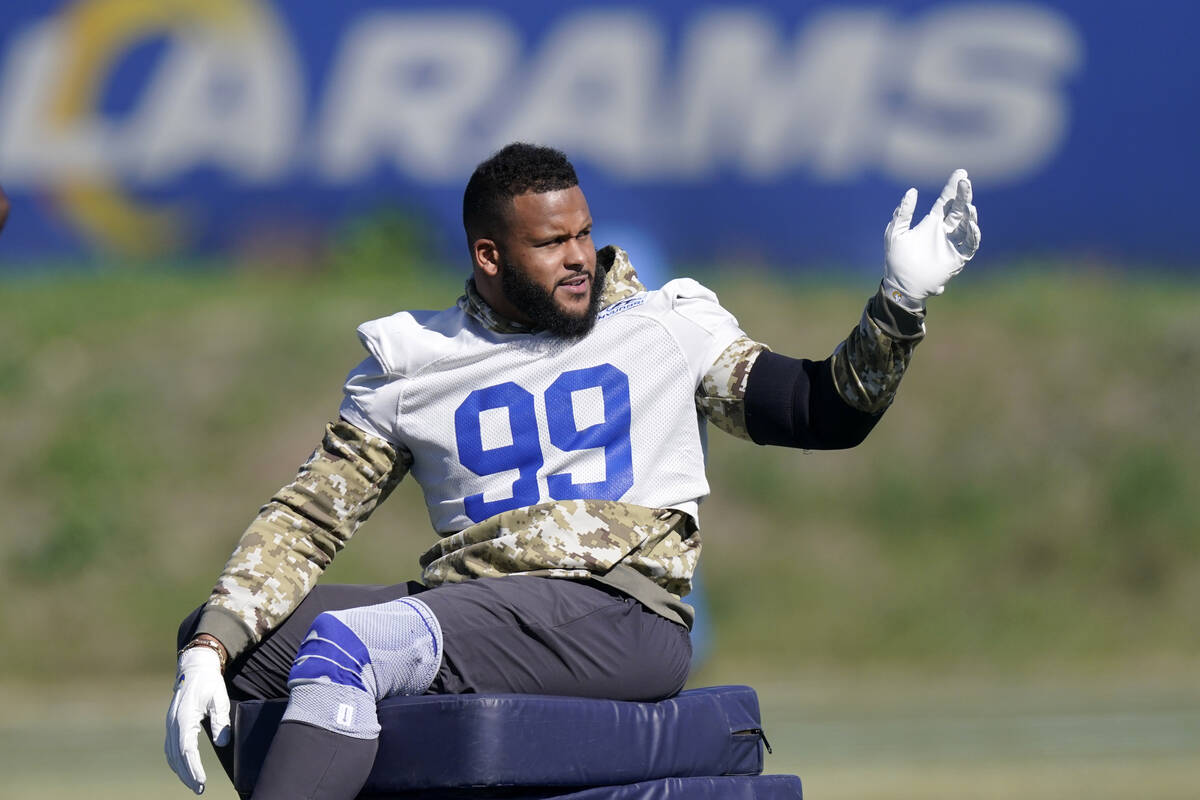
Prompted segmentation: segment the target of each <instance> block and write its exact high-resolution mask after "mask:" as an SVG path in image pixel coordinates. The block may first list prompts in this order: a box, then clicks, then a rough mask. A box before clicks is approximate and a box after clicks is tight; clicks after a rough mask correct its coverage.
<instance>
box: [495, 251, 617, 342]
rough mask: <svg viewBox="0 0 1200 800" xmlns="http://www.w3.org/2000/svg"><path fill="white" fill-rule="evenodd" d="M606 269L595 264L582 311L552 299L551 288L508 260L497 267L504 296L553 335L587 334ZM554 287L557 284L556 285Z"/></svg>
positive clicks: (602, 289)
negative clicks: (572, 310) (531, 277)
mask: <svg viewBox="0 0 1200 800" xmlns="http://www.w3.org/2000/svg"><path fill="white" fill-rule="evenodd" d="M604 276H605V270H604V268H603V267H601V266H600V265H599V264H597V265H596V273H595V277H593V278H592V294H591V298H590V299H589V300H588V306H587V310H586V311H584V312H583V313H582V314H571V313H568V312H567V311H564V310H563V308H562V307H561V306H560V305H559V304H558V303H556V302H555V301H554V290H553V289H552V290H550V291H546V290H545V289H543V288H542V287H541V286H539V285H538V284H536V283H534V282H533V281H532V280H530V278H529V276H528V275H527V274H526V273H525V271H524V270H522V269H521V268H520V267H517V266H515V265H513V264H509V263H507V262H505V263H504V265H503V268H502V269H501V270H500V289H501V291H503V292H504V297H505V299H506V300H508V302H509V303H511V304H512V305H513V306H514V307H515V308H519V309H520V310H521V313H523V314H524V315H525V316H527V317H529V319H530V320H531V321H532V322H533V324H534V326H535V327H538V328H542V329H544V330H547V331H549V332H550V333H552V334H554V335H555V336H562V337H565V338H568V339H578V338H580V337H582V336H584V335H586V334H587V332H588V331H590V330H591V329H592V326H593V325H594V324H596V314H597V313H599V311H600V295H601V294H603V292H604ZM556 288H557V287H556Z"/></svg>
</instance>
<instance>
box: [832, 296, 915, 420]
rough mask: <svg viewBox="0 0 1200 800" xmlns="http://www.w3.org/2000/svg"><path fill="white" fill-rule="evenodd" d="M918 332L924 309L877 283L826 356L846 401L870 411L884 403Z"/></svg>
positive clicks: (905, 365)
mask: <svg viewBox="0 0 1200 800" xmlns="http://www.w3.org/2000/svg"><path fill="white" fill-rule="evenodd" d="M923 338H925V312H923V311H922V312H919V313H913V312H910V311H907V310H905V309H903V308H900V307H899V306H897V305H896V304H894V303H892V302H889V301H888V300H887V298H886V297H885V296H884V294H883V290H882V289H880V291H878V292H876V293H875V295H874V296H873V297H872V298H871V299H870V300H869V301H867V307H866V308H865V309H863V315H862V319H860V320H859V323H858V325H857V326H856V327H855V328H854V330H852V331H850V335H849V336H847V337H846V339H845V341H843V342H842V343H841V344H839V345H838V346H837V349H835V350H834V352H833V355H832V356H831V357H830V359H829V360H830V365H831V368H832V370H833V381H834V386H835V387H836V388H837V393H838V395H839V396H840V397H841V398H842V399H843V400H844V401H846V403H847V405H849V406H850V407H852V408H855V409H858V410H859V411H864V412H867V413H869V414H874V413H877V412H880V411H883V410H884V409H886V408H887V407H888V406H889V405H891V403H892V400H893V399H894V398H895V396H896V390H897V389H898V388H899V386H900V379H901V378H902V377H903V376H904V371H905V370H906V369H907V368H908V363H909V361H911V360H912V353H913V349H914V348H915V347H916V346H917V345H918V344H919V343H920V341H921V340H922V339H923Z"/></svg>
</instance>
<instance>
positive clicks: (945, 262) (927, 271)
mask: <svg viewBox="0 0 1200 800" xmlns="http://www.w3.org/2000/svg"><path fill="white" fill-rule="evenodd" d="M916 207H917V190H916V189H909V190H908V191H907V192H905V193H904V199H902V200H901V201H900V205H898V206H896V211H895V213H893V214H892V221H891V222H890V223H888V226H887V230H885V231H884V233H883V252H884V268H883V287H884V291H885V292H886V293H887V296H888V298H890V299H891V300H893V301H894V302H896V303H897V304H899V305H901V306H903V307H904V308H907V309H909V310H910V311H920V310H921V309H923V308H924V307H925V298H926V297H931V296H933V295H938V294H941V293H942V292H944V291H945V290H946V282H947V281H948V280H950V279H951V278H953V277H954V276H955V275H957V274H958V273H959V272H960V271H961V270H962V268H963V265H964V264H966V263H967V262H968V261H970V260H971V256H973V255H975V251H976V250H978V249H979V238H980V234H979V215H978V214H977V213H976V211H975V206H973V205H971V180H970V179H969V178H968V177H967V171H966V170H965V169H956V170H955V171H954V172H953V173H952V174H951V175H950V180H948V181H947V182H946V187H945V188H944V189H942V193H941V195H940V196H939V197H938V199H937V201H936V202H934V204H933V208H931V209H930V210H929V213H928V214H926V215H925V218H924V219H922V220H921V221H920V222H919V223H917V227H915V228H911V229H910V228H909V227H908V226H909V223H911V222H912V216H913V211H914V210H915V209H916Z"/></svg>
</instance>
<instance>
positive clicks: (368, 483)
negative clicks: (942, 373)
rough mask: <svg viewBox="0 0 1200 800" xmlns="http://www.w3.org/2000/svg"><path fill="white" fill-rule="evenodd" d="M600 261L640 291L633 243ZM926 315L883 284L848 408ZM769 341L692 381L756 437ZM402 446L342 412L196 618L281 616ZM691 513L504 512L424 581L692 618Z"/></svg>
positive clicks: (729, 420)
mask: <svg viewBox="0 0 1200 800" xmlns="http://www.w3.org/2000/svg"><path fill="white" fill-rule="evenodd" d="M597 260H598V268H603V269H605V270H606V278H605V286H604V294H603V297H602V300H601V307H602V308H607V307H609V306H611V305H613V304H614V303H618V302H620V301H622V300H625V299H628V298H630V297H633V296H635V295H637V294H638V293H640V292H642V291H645V288H644V286H643V285H642V284H641V282H640V281H639V280H638V278H637V274H636V272H635V271H634V269H633V267H632V266H631V265H630V263H629V260H628V258H627V256H626V254H625V253H624V252H623V251H621V250H618V249H616V248H613V247H608V248H605V249H604V250H601V251H600V252H599V253H598V259H597ZM459 306H460V308H462V309H463V310H464V311H465V312H466V313H467V314H469V315H471V316H472V317H474V318H475V319H477V320H478V321H479V322H481V323H482V324H484V325H485V326H487V327H489V328H491V329H492V330H494V331H497V332H501V333H528V332H529V329H528V328H526V327H524V326H521V325H519V324H516V323H513V322H511V321H509V320H506V319H504V318H502V317H500V316H499V315H497V314H496V313H495V312H494V311H493V310H492V309H491V308H490V307H489V306H488V305H487V304H486V303H485V302H484V301H483V299H482V297H481V296H480V295H479V294H478V292H477V291H476V290H475V287H474V284H473V282H471V281H468V282H467V289H466V293H465V295H464V296H463V297H461V298H460V299H459ZM923 336H924V325H923V321H922V318H921V317H920V316H918V315H911V314H908V312H905V311H902V310H900V309H899V308H898V307H896V306H894V305H892V304H891V303H889V302H888V301H887V300H885V299H884V297H883V295H882V293H876V295H875V296H873V297H872V298H871V299H870V301H868V303H867V306H866V308H865V310H864V312H863V315H862V317H861V319H860V321H859V323H858V324H857V325H856V326H855V327H854V328H853V329H852V330H851V331H850V333H849V335H848V336H847V337H846V339H845V340H844V341H842V342H841V343H840V344H839V345H838V346H837V348H836V349H835V350H834V353H833V354H832V355H831V356H830V357H829V358H828V359H826V360H825V362H823V365H825V366H823V368H826V369H829V370H830V371H831V373H832V376H833V380H834V385H835V387H836V389H837V393H838V395H839V397H840V398H841V399H842V400H843V401H844V402H845V403H846V404H847V405H848V406H850V407H851V408H854V409H857V410H859V411H862V412H866V413H870V414H878V413H881V412H882V411H883V410H884V409H886V408H887V406H888V405H889V404H890V403H891V402H892V399H893V398H894V396H895V393H896V389H897V387H898V384H899V381H900V378H901V376H902V375H903V374H904V371H905V369H906V368H907V366H908V363H909V360H910V358H911V356H912V352H913V348H914V347H915V346H916V344H917V343H918V342H919V341H920V340H921V338H922V337H923ZM765 349H766V346H765V345H763V344H761V343H758V342H755V341H752V340H751V339H749V338H747V337H745V336H741V337H739V338H737V339H736V340H735V341H733V342H732V343H731V344H729V345H728V346H727V347H726V348H725V349H724V351H723V352H722V353H721V355H720V357H718V358H717V359H716V361H715V362H714V363H713V364H712V366H711V367H710V368H709V369H708V371H707V372H706V374H705V375H704V376H703V379H702V380H701V382H700V385H699V387H698V388H697V390H696V395H695V402H696V408H697V410H698V412H699V413H700V414H701V415H702V416H703V417H704V418H705V419H707V420H708V421H709V422H711V423H712V424H713V425H715V426H716V427H718V428H720V429H722V430H724V431H726V432H728V433H731V434H733V435H734V436H738V437H740V438H744V439H750V435H749V432H748V430H747V424H746V408H745V394H746V386H747V381H748V378H749V376H750V372H751V369H752V367H753V365H754V363H755V360H756V359H757V358H758V357H759V355H760V354H761V353H762V352H763V351H764V350H765ZM412 463H413V457H412V454H411V453H409V452H408V451H407V450H406V449H405V448H403V447H398V446H396V445H394V444H392V443H389V442H388V441H387V440H385V439H383V438H381V437H379V436H376V435H372V434H371V433H368V432H366V431H364V430H362V429H361V428H360V427H357V426H355V425H352V424H350V423H349V422H347V421H345V420H337V421H335V422H332V423H330V424H329V425H328V426H327V428H326V431H325V436H324V437H323V439H322V442H321V444H320V446H319V447H317V449H316V450H315V451H314V452H313V454H312V455H311V456H310V458H309V459H308V460H307V461H306V462H305V463H304V464H303V465H302V466H301V467H300V470H299V473H298V474H297V476H296V478H295V480H293V481H292V482H291V483H289V484H288V485H287V486H285V487H283V488H282V489H280V490H279V491H278V492H277V493H276V494H275V495H274V496H273V497H272V498H271V500H270V501H269V502H268V503H267V504H266V505H265V506H263V507H262V509H261V510H260V511H259V513H258V515H257V517H256V518H255V519H254V520H253V521H252V522H251V524H250V525H249V527H248V528H247V529H246V531H245V532H244V533H243V534H242V536H241V539H240V540H239V542H238V544H237V546H236V548H235V550H234V551H233V553H232V555H231V556H230V558H229V560H228V562H227V563H226V565H225V568H224V570H223V571H222V573H221V575H220V577H219V578H218V580H217V584H216V587H215V588H214V590H213V592H212V595H211V596H210V598H209V600H208V603H207V605H206V608H205V610H204V612H203V614H202V616H201V620H200V625H199V631H200V632H203V633H209V634H212V635H214V636H216V637H217V638H218V639H219V640H220V641H221V642H222V643H223V644H224V645H225V646H226V648H227V649H228V650H229V652H230V655H231V657H236V656H237V655H238V654H240V653H241V652H243V651H244V650H246V649H247V648H249V647H251V646H253V645H254V644H255V643H257V642H258V641H260V640H261V639H262V638H263V637H264V636H265V635H266V634H267V633H269V632H270V631H271V630H273V629H274V628H275V626H277V625H278V624H279V623H280V622H282V621H283V620H284V619H285V618H286V617H287V616H288V615H289V614H290V613H291V612H292V610H293V609H295V607H296V605H297V604H298V603H299V602H300V600H302V599H303V598H304V596H305V595H306V594H307V593H308V592H309V591H310V590H311V589H312V587H313V586H314V585H315V584H316V582H317V580H318V578H319V577H320V575H321V574H322V572H323V571H324V570H325V568H326V567H328V565H329V564H330V562H331V561H332V559H333V558H334V556H335V555H336V554H337V552H338V551H339V550H341V549H342V548H343V547H344V546H345V545H346V544H347V542H349V540H350V538H351V537H352V536H353V535H354V533H355V531H356V530H357V529H358V527H359V525H361V524H362V523H363V522H364V521H365V520H366V519H367V518H368V517H369V516H370V515H371V513H372V511H373V510H374V509H375V508H376V507H377V505H378V504H379V503H380V502H382V501H383V500H384V499H385V498H386V497H387V496H388V494H389V493H390V492H391V491H392V489H393V488H394V487H395V486H396V484H397V483H399V481H400V480H401V479H402V478H403V477H404V476H405V475H406V474H407V473H408V471H409V468H410V467H411V466H412ZM700 550H701V540H700V534H699V530H698V525H697V521H696V520H695V519H694V518H693V517H692V516H691V515H690V514H687V513H684V512H682V511H680V510H678V509H670V508H665V509H664V508H646V507H643V506H637V505H633V504H630V503H622V502H619V501H599V500H565V501H555V502H550V503H542V504H539V505H535V506H530V507H526V508H518V509H515V510H512V511H506V512H503V513H501V514H497V515H495V516H494V517H491V518H489V519H486V520H484V521H483V522H480V523H478V524H475V525H472V526H470V527H468V528H466V529H464V530H461V531H456V532H452V533H449V534H446V535H443V536H442V537H441V538H440V539H439V540H438V541H437V542H436V543H435V544H434V546H433V547H431V548H430V549H429V550H428V551H427V552H426V553H425V554H424V555H423V556H422V557H421V559H420V564H421V567H422V580H423V581H424V582H425V583H426V584H427V585H430V586H434V585H439V584H443V583H453V582H458V581H464V580H470V579H473V578H478V577H491V576H497V575H514V574H523V575H541V576H547V577H559V578H577V579H578V578H589V579H593V580H599V581H601V582H604V583H607V584H609V585H611V586H614V587H615V588H617V589H619V590H621V591H623V592H625V593H627V594H629V595H630V596H632V597H635V598H637V599H638V600H640V601H641V602H643V603H644V604H646V605H647V606H648V607H649V608H651V609H653V610H655V611H656V612H658V613H660V614H662V615H663V616H664V617H666V618H668V619H671V620H673V621H676V622H679V623H681V624H684V625H689V626H690V624H691V620H692V610H691V608H690V606H688V605H687V604H686V603H684V602H683V601H682V599H681V598H682V597H683V596H685V595H686V594H687V593H688V592H689V591H690V588H691V577H692V574H693V572H694V570H695V567H696V563H697V561H698V559H699V556H700Z"/></svg>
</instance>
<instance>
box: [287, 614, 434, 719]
mask: <svg viewBox="0 0 1200 800" xmlns="http://www.w3.org/2000/svg"><path fill="white" fill-rule="evenodd" d="M441 663H442V629H441V626H440V625H439V624H438V621H437V617H435V616H434V615H433V612H432V611H431V610H430V609H429V606H427V605H425V603H423V602H421V601H420V600H418V599H416V598H413V597H403V598H400V599H399V600H392V601H390V602H387V603H380V604H379V605H374V606H363V607H361V608H349V609H345V610H343V611H326V612H324V613H322V614H319V615H318V616H317V618H316V619H315V620H313V624H312V627H311V628H309V631H308V635H307V636H306V637H305V638H304V641H303V642H302V643H301V644H300V650H299V651H298V652H297V653H296V659H295V661H293V662H292V670H291V672H290V673H289V674H288V690H289V693H290V698H289V701H288V707H287V711H286V712H284V715H283V718H284V719H285V720H293V721H296V722H305V723H308V724H309V725H315V726H317V727H319V728H325V729H327V730H331V731H335V732H337V733H343V734H346V735H347V736H354V737H357V738H360V739H371V738H374V737H376V736H378V735H379V720H378V718H377V716H376V713H375V704H376V703H377V702H378V701H380V700H382V699H383V698H385V697H391V696H393V695H413V694H422V693H423V692H424V691H425V690H426V689H428V688H429V686H430V684H432V683H433V679H434V678H435V677H436V676H437V671H438V669H439V668H440V667H441Z"/></svg>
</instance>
